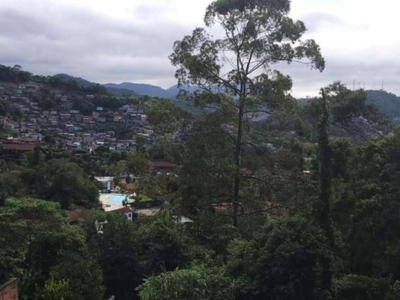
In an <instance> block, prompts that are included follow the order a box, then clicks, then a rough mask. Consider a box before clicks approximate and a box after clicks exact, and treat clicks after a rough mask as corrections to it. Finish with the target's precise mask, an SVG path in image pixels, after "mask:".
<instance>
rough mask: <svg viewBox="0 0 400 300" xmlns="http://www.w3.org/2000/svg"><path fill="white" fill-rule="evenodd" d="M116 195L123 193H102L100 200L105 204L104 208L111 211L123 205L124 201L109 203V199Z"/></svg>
mask: <svg viewBox="0 0 400 300" xmlns="http://www.w3.org/2000/svg"><path fill="white" fill-rule="evenodd" d="M116 195H121V194H117V193H111V194H100V197H99V200H100V202H101V204H102V206H103V209H104V210H105V211H111V210H116V209H118V208H121V207H123V205H122V203H118V204H109V203H108V200H109V199H110V198H111V197H113V196H116Z"/></svg>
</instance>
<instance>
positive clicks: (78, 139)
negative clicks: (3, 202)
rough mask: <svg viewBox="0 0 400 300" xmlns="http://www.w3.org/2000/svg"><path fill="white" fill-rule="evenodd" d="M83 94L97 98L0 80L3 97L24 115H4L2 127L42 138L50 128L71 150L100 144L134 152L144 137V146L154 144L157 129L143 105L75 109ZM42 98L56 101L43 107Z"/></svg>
mask: <svg viewBox="0 0 400 300" xmlns="http://www.w3.org/2000/svg"><path fill="white" fill-rule="evenodd" d="M80 97H82V101H83V99H85V100H84V101H91V100H92V99H94V98H95V97H94V96H93V95H86V94H85V95H82V96H81V95H79V94H68V93H66V92H65V91H62V90H59V89H49V87H46V86H44V85H42V84H36V83H25V84H22V85H18V84H15V83H1V82H0V99H3V100H4V101H7V103H10V105H12V106H13V107H15V108H16V109H18V110H19V111H20V112H21V113H22V115H23V117H22V119H21V120H19V121H18V122H17V121H16V120H13V119H11V118H10V117H1V118H0V128H7V129H10V130H12V131H13V132H15V133H16V134H18V135H20V136H24V137H36V138H39V139H42V137H43V136H42V131H51V132H52V134H55V136H54V137H53V138H55V139H56V140H57V143H58V145H59V146H61V147H63V148H64V149H65V150H68V151H71V150H72V151H73V150H76V149H83V150H87V151H92V150H94V149H95V148H97V147H99V146H102V147H108V148H109V149H112V150H115V151H120V152H126V151H134V150H135V149H136V139H137V137H142V138H145V141H146V145H145V146H146V147H148V148H150V147H151V146H152V144H153V143H154V131H153V129H152V127H151V126H149V125H148V124H147V115H146V112H145V108H144V105H143V104H136V105H134V104H131V105H123V106H122V107H120V108H119V109H117V110H109V109H105V108H104V107H102V106H93V111H92V112H91V113H90V114H88V111H87V110H86V111H84V112H81V111H80V110H78V109H73V108H74V107H73V103H74V102H73V101H81V100H79V99H80ZM43 98H44V99H50V101H56V102H55V103H56V104H55V106H53V107H51V106H49V107H48V109H42V108H41V107H42V106H41V105H40V103H39V102H38V101H41V100H40V99H43ZM51 99H53V100H51ZM46 101H47V100H46ZM106 128H110V129H112V128H126V130H125V131H126V132H129V131H133V132H134V134H133V135H129V136H125V137H123V138H122V139H121V135H119V136H118V135H116V133H115V131H114V130H104V129H106ZM18 147H19V146H17V148H18ZM26 148H27V147H26Z"/></svg>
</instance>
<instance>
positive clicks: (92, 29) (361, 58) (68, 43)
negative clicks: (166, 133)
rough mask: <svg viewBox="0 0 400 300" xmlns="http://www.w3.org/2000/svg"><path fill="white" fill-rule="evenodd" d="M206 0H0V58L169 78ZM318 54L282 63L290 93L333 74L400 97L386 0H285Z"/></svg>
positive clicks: (142, 78) (149, 79) (391, 6)
mask: <svg viewBox="0 0 400 300" xmlns="http://www.w3.org/2000/svg"><path fill="white" fill-rule="evenodd" d="M210 2H211V0H112V1H111V0H1V1H0V28H1V32H0V64H5V65H9V66H12V65H15V64H20V65H21V66H22V67H23V69H24V70H27V71H30V72H32V73H34V74H41V75H54V74H57V73H67V74H70V75H73V76H77V77H83V78H85V79H87V80H90V81H95V82H99V83H107V82H114V83H120V82H124V81H128V82H137V83H150V84H154V85H159V86H161V87H164V88H167V87H169V86H171V85H173V84H175V83H176V82H175V78H174V77H173V75H174V68H173V67H172V66H171V65H170V62H169V60H168V55H169V54H170V53H171V51H172V44H173V42H174V41H175V40H178V39H181V38H182V37H183V36H184V35H186V34H189V33H190V32H191V31H192V30H193V29H194V28H195V27H199V26H202V24H203V23H202V20H203V14H204V11H205V8H206V7H207V5H208V4H209V3H210ZM291 16H292V17H293V18H295V19H300V20H302V21H304V22H305V24H306V26H307V28H308V33H307V35H306V37H307V38H314V39H315V40H316V41H317V43H319V45H320V46H321V49H322V54H323V56H324V57H325V59H326V69H325V71H324V72H323V73H319V72H318V71H315V70H314V71H310V70H309V69H308V68H307V67H305V66H304V65H296V64H292V65H289V66H284V67H283V68H282V70H283V71H284V72H285V73H287V74H289V75H290V76H291V77H292V78H293V81H294V88H293V93H294V95H296V96H299V97H303V96H307V95H309V96H311V95H314V94H316V93H317V92H318V89H319V88H320V87H322V86H324V85H327V84H329V83H332V82H333V81H335V80H341V81H342V82H344V83H345V84H348V86H349V87H350V88H352V87H353V81H354V80H355V82H356V84H355V85H356V87H359V86H361V87H364V84H365V88H366V89H380V88H381V86H382V82H384V89H385V90H387V91H390V92H394V93H397V94H399V95H400V85H399V84H398V81H399V80H400V69H399V65H400V55H399V53H400V35H398V34H397V32H396V31H397V28H400V26H399V25H400V24H399V23H400V19H399V18H398V10H397V2H396V1H393V0H380V1H376V0H374V1H372V0H292V12H291Z"/></svg>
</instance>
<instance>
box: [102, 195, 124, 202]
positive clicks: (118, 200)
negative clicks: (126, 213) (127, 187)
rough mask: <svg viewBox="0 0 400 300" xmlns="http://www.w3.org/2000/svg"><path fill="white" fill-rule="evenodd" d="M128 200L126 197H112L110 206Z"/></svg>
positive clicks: (109, 200)
mask: <svg viewBox="0 0 400 300" xmlns="http://www.w3.org/2000/svg"><path fill="white" fill-rule="evenodd" d="M125 199H126V195H112V196H111V197H110V198H109V199H108V201H107V202H108V204H122V201H124V200H125Z"/></svg>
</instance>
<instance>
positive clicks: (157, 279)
mask: <svg viewBox="0 0 400 300" xmlns="http://www.w3.org/2000/svg"><path fill="white" fill-rule="evenodd" d="M140 299H143V300H164V299H165V300H167V299H171V300H173V299H176V300H180V299H193V300H229V299H232V300H233V299H235V297H234V283H233V281H232V279H230V278H229V277H228V276H227V275H226V274H225V272H224V270H223V269H217V268H207V267H202V266H193V267H191V268H189V269H181V270H179V269H177V270H175V271H171V272H166V273H162V274H160V275H157V276H153V277H149V278H148V279H146V281H145V283H144V284H143V285H142V286H141V287H140Z"/></svg>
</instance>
